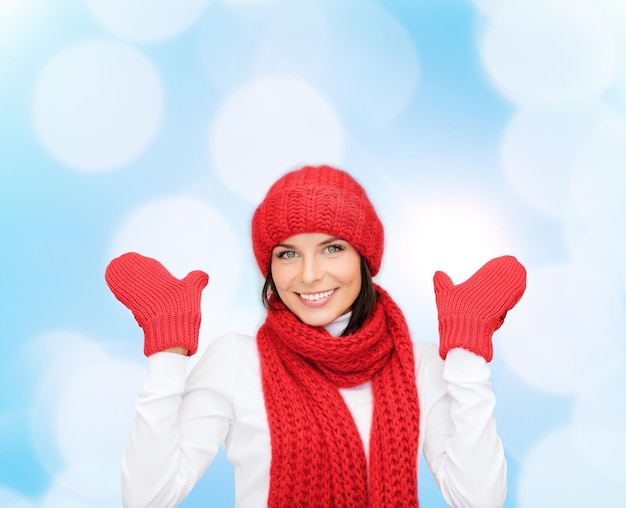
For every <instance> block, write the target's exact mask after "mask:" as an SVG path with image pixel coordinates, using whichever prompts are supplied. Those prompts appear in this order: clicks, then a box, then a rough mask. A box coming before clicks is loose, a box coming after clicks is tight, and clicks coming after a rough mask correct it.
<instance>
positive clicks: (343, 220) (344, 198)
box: [252, 166, 384, 277]
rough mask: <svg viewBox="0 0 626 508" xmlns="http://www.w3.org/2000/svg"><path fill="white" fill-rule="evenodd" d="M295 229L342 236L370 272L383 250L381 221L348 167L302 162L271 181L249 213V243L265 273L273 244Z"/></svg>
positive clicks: (294, 232) (376, 267)
mask: <svg viewBox="0 0 626 508" xmlns="http://www.w3.org/2000/svg"><path fill="white" fill-rule="evenodd" d="M300 233H325V234H328V235H332V236H335V237H337V238H341V239H342V240H345V241H347V242H348V243H350V245H352V246H353V247H354V248H355V249H356V250H357V251H358V252H359V254H361V256H363V257H364V258H365V260H366V261H367V264H368V266H369V269H370V272H371V274H372V276H374V275H376V274H377V273H378V270H379V268H380V262H381V259H382V256H383V243H384V233H383V225H382V223H381V222H380V219H379V218H378V215H376V211H375V210H374V207H373V206H372V203H371V202H370V200H369V199H368V197H367V194H366V193H365V190H364V189H363V187H361V185H360V184H359V183H358V182H357V181H356V180H354V178H352V177H351V176H350V175H349V174H348V173H346V172H345V171H342V170H340V169H335V168H333V167H330V166H305V167H303V168H301V169H298V170H295V171H291V172H290V173H287V174H286V175H284V176H282V177H281V178H279V179H278V180H277V181H276V182H275V183H274V185H272V186H271V187H270V189H269V191H268V192H267V195H266V196H265V199H264V200H263V201H262V202H261V204H260V205H259V207H258V208H257V209H256V211H255V212H254V217H253V218H252V246H253V249H254V255H255V257H256V260H257V263H258V265H259V268H260V269H261V272H262V273H263V276H264V277H267V275H268V270H269V266H270V260H271V256H272V250H273V249H274V247H276V245H278V244H279V243H280V242H282V241H283V240H285V239H286V238H289V237H290V236H293V235H297V234H300Z"/></svg>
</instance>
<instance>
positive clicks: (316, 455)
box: [257, 286, 419, 508]
mask: <svg viewBox="0 0 626 508" xmlns="http://www.w3.org/2000/svg"><path fill="white" fill-rule="evenodd" d="M376 289H377V291H378V295H379V298H378V303H377V304H376V306H375V307H374V310H373V311H372V313H371V315H370V316H369V317H368V319H367V320H366V322H365V323H364V324H363V326H362V327H361V329H360V330H359V331H358V332H356V333H353V334H350V335H348V336H346V337H333V336H331V335H330V334H329V333H328V332H327V331H326V330H324V329H323V328H317V327H311V326H308V325H305V324H303V323H302V322H301V321H299V320H298V319H297V317H295V316H294V315H293V314H292V313H291V312H289V311H288V310H286V308H285V307H284V306H283V307H282V309H280V310H271V309H270V310H269V311H268V314H267V319H266V321H265V323H264V324H263V326H262V327H261V328H260V330H259V332H258V336H257V344H258V349H259V354H260V357H261V371H262V378H263V393H264V396H265V407H266V410H267V417H268V422H269V429H270V437H271V446H272V463H271V469H270V491H269V500H268V506H270V507H281V508H284V507H290V508H293V507H302V506H316V507H359V508H362V507H376V508H384V507H389V506H402V507H417V506H418V501H417V445H418V433H419V402H418V397H417V386H416V382H415V366H414V358H413V347H412V343H411V340H410V337H409V333H408V328H407V325H406V322H405V320H404V316H403V315H402V312H401V311H400V309H399V307H398V306H397V305H396V304H395V302H394V301H393V300H392V299H391V297H389V295H388V294H387V293H386V292H385V291H383V290H382V289H381V288H380V287H378V286H377V287H376ZM278 305H281V304H278ZM370 380H371V381H372V389H373V394H374V415H373V420H372V430H371V435H370V466H369V475H368V470H367V460H366V457H365V452H364V449H363V445H362V442H361V438H360V436H359V433H358V430H357V427H356V424H355V422H354V420H353V418H352V415H351V414H350V411H349V410H348V408H347V406H346V404H345V402H344V400H343V398H342V396H341V394H340V393H339V390H338V388H345V387H353V386H358V385H360V384H363V383H365V382H367V381H370Z"/></svg>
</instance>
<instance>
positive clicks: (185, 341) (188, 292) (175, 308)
mask: <svg viewBox="0 0 626 508" xmlns="http://www.w3.org/2000/svg"><path fill="white" fill-rule="evenodd" d="M105 279H106V282H107V284H108V286H109V288H110V289H111V291H112V292H113V294H114V295H115V297H116V298H117V299H118V300H119V301H120V302H122V303H123V304H124V305H125V306H126V307H128V308H129V309H130V310H131V311H132V313H133V315H134V316H135V319H136V320H137V323H138V324H139V326H140V327H141V328H142V329H143V332H144V353H145V355H146V356H150V355H151V354H154V353H157V352H159V351H164V350H166V349H169V348H172V347H183V348H185V349H188V350H189V355H193V354H194V353H195V352H196V351H197V350H198V333H199V329H200V318H201V314H200V296H201V293H202V290H203V289H204V287H205V286H206V285H207V283H208V281H209V277H208V275H207V274H206V273H204V272H202V271H200V270H195V271H193V272H190V273H189V274H188V275H187V276H186V277H185V278H184V279H182V280H180V279H177V278H176V277H174V276H173V275H172V274H171V273H170V272H168V271H167V269H166V268H165V267H164V266H163V265H162V264H161V263H159V262H158V261H157V260H156V259H152V258H148V257H145V256H142V255H141V254H137V253H136V252H128V253H126V254H123V255H121V256H120V257H118V258H115V259H113V260H112V261H111V262H110V263H109V266H107V269H106V272H105Z"/></svg>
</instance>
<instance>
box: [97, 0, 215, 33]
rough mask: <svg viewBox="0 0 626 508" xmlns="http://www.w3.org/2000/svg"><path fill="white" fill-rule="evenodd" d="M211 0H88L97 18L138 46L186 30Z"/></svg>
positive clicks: (109, 29)
mask: <svg viewBox="0 0 626 508" xmlns="http://www.w3.org/2000/svg"><path fill="white" fill-rule="evenodd" d="M210 2H211V0H185V1H184V2H179V1H177V0H131V1H129V0H87V6H88V7H89V10H90V11H91V13H92V15H93V16H94V18H95V19H96V20H97V21H98V22H99V23H100V24H101V25H102V26H103V27H104V28H105V29H107V30H108V31H110V32H111V33H113V34H114V35H116V36H118V37H122V38H124V39H129V40H132V41H138V42H155V41H162V40H165V39H169V38H171V37H174V36H176V35H179V34H180V33H182V32H184V31H185V30H187V29H188V28H189V27H190V26H191V25H192V24H193V23H194V22H195V21H196V20H197V19H198V18H199V17H200V16H201V15H202V14H203V13H204V11H205V10H206V7H207V5H208V4H209V3H210Z"/></svg>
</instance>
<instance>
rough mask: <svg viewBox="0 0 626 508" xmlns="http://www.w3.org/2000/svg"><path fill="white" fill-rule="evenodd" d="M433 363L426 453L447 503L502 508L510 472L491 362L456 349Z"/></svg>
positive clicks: (467, 507)
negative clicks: (496, 412)
mask: <svg viewBox="0 0 626 508" xmlns="http://www.w3.org/2000/svg"><path fill="white" fill-rule="evenodd" d="M428 363H429V365H430V366H429V369H428V370H429V372H427V374H426V375H427V377H428V378H429V379H428V381H427V383H425V384H427V385H428V386H429V390H428V391H429V396H430V397H431V399H430V401H428V414H427V415H423V416H425V417H426V419H427V420H426V422H425V429H424V432H425V437H424V448H423V451H424V457H425V459H426V463H427V464H428V466H429V468H430V469H431V471H432V473H433V476H434V478H435V481H436V483H437V484H438V486H439V489H440V490H441V493H442V495H443V497H444V499H445V500H446V502H447V503H448V504H449V505H450V506H451V507H453V508H497V507H498V508H499V507H502V506H503V505H504V501H505V498H506V491H507V484H506V471H507V469H506V460H505V457H504V448H503V446H502V441H501V440H500V437H499V436H498V433H497V429H496V422H495V419H494V416H493V410H494V407H495V395H494V393H493V391H492V389H491V383H490V381H489V378H490V375H491V371H490V369H489V367H488V365H487V362H486V361H485V360H484V359H483V358H482V357H480V356H477V355H475V354H474V353H471V352H469V351H466V350H464V349H460V348H456V349H453V350H451V351H450V352H449V353H448V356H447V358H446V360H445V362H442V361H441V360H440V359H438V358H437V357H436V352H435V354H433V358H432V359H431V361H429V362H428Z"/></svg>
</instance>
